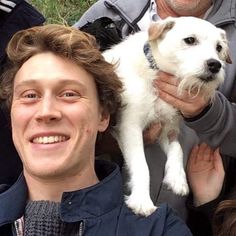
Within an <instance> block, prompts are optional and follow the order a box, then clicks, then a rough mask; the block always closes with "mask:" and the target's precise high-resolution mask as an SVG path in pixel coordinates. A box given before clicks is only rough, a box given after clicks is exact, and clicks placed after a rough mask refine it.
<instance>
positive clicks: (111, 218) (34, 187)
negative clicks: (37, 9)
mask: <svg viewBox="0 0 236 236" xmlns="http://www.w3.org/2000/svg"><path fill="white" fill-rule="evenodd" d="M7 53H8V56H9V59H10V62H11V63H10V64H9V68H8V70H7V71H6V72H5V74H4V75H3V80H2V81H3V82H2V84H1V87H0V96H1V98H2V99H4V100H5V101H6V103H7V104H8V106H9V109H10V114H11V124H12V136H13V141H14V144H15V147H16V149H17V151H18V153H19V156H20V158H21V160H22V163H23V173H22V174H21V176H20V177H19V179H18V180H17V182H16V183H15V184H14V185H13V186H11V187H9V188H7V187H5V189H3V187H2V188H1V186H0V189H1V191H2V193H1V194H0V235H1V236H3V235H7V236H10V235H18V236H20V235H26V236H28V235H40V236H41V235H68V236H70V235H98V236H100V235H101V236H104V235H109V236H113V235H117V236H121V235H122V236H123V235H127V236H128V235H142V236H146V235H147V236H148V235H155V236H157V235H163V234H164V233H165V235H175V236H176V235H181V236H183V235H191V233H190V231H189V230H188V228H187V227H186V225H185V224H184V223H183V222H182V221H181V220H180V219H179V218H178V216H176V215H175V214H174V213H173V211H172V210H171V209H170V208H169V207H168V206H167V205H166V204H161V205H160V206H159V208H158V210H157V211H156V212H154V213H153V214H152V215H151V216H149V217H141V216H138V215H135V214H134V213H133V212H132V211H131V210H130V209H129V208H127V206H126V205H125V204H124V201H123V193H122V181H121V175H120V172H119V168H118V167H117V166H116V165H115V164H113V163H110V162H106V161H101V160H100V161H95V142H96V139H97V134H98V133H99V132H103V131H105V130H106V129H107V128H108V126H109V125H110V118H111V115H115V114H116V112H117V111H118V109H119V108H120V92H121V89H122V84H121V82H120V80H119V79H118V77H117V75H116V74H115V72H114V70H115V68H114V67H113V66H112V65H111V64H109V63H107V62H106V61H105V60H104V58H103V57H102V55H101V53H100V52H99V50H98V49H97V47H96V43H95V39H94V38H93V37H92V36H89V35H87V34H85V33H82V32H80V31H79V30H76V29H73V28H69V27H64V26H58V25H47V26H42V27H36V28H32V29H29V30H25V31H21V32H19V33H17V34H16V35H15V36H14V37H13V38H12V40H11V42H10V43H9V46H8V50H7ZM112 117H113V116H112ZM112 124H114V121H113V122H112Z"/></svg>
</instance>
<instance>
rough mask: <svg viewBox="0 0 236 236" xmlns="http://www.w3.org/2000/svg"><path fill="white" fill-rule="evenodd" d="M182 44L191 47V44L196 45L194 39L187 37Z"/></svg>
mask: <svg viewBox="0 0 236 236" xmlns="http://www.w3.org/2000/svg"><path fill="white" fill-rule="evenodd" d="M184 42H185V43H187V44H189V45H191V44H195V43H196V38H194V37H188V38H185V39H184Z"/></svg>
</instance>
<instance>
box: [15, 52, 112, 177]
mask: <svg viewBox="0 0 236 236" xmlns="http://www.w3.org/2000/svg"><path fill="white" fill-rule="evenodd" d="M11 122H12V133H13V141H14V144H15V146H16V148H17V151H18V153H19V155H20V157H21V160H22V162H23V165H24V174H25V175H31V176H37V177H39V178H46V179H47V178H54V177H59V178H60V177H67V176H68V175H75V174H79V173H80V172H81V171H83V170H84V169H88V168H93V164H94V163H93V162H94V147H95V141H96V136H97V132H98V131H101V132H102V131H104V130H105V129H106V128H107V125H108V122H109V116H108V115H106V116H105V115H103V111H102V108H101V107H100V105H99V100H98V94H97V89H96V85H95V81H94V79H93V77H92V76H91V75H90V74H88V73H87V72H86V71H85V70H83V69H82V68H80V67H78V66H77V65H76V64H75V63H73V62H72V61H69V60H67V59H63V58H61V57H59V56H56V55H54V54H52V53H49V52H48V53H41V54H37V55H35V56H33V57H31V58H30V59H29V60H28V61H26V62H25V63H24V64H23V66H22V67H21V68H20V70H19V71H18V72H17V74H16V77H15V82H14V88H13V101H12V107H11Z"/></svg>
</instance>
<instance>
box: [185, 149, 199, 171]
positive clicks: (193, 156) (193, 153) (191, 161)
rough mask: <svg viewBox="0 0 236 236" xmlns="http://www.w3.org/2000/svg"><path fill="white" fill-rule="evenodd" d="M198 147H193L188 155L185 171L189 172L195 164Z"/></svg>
mask: <svg viewBox="0 0 236 236" xmlns="http://www.w3.org/2000/svg"><path fill="white" fill-rule="evenodd" d="M198 151H199V147H198V145H195V146H194V147H193V148H192V150H191V152H190V155H189V158H188V162H187V170H188V171H190V170H191V168H192V167H193V166H194V165H195V164H196V159H197V155H198Z"/></svg>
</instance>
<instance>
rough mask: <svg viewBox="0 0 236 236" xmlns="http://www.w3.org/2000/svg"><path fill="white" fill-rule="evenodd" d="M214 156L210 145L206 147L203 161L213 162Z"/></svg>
mask: <svg viewBox="0 0 236 236" xmlns="http://www.w3.org/2000/svg"><path fill="white" fill-rule="evenodd" d="M212 155H213V151H212V149H211V148H210V147H209V146H208V145H206V146H205V150H204V153H203V157H202V158H203V160H204V161H211V160H212Z"/></svg>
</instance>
